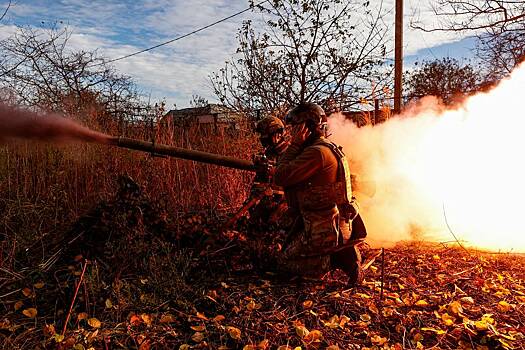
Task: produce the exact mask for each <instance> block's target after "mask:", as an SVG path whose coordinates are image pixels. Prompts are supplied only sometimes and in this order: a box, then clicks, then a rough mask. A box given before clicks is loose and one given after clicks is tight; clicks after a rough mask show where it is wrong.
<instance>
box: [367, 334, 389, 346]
mask: <svg viewBox="0 0 525 350" xmlns="http://www.w3.org/2000/svg"><path fill="white" fill-rule="evenodd" d="M370 341H371V342H372V344H374V345H379V346H381V345H383V344H384V343H386V341H387V339H386V338H383V337H381V336H380V335H373V336H371V337H370Z"/></svg>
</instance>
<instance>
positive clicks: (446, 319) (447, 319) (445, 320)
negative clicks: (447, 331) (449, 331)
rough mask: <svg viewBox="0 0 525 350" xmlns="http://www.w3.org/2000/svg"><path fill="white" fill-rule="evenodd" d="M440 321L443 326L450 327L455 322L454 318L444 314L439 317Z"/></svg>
mask: <svg viewBox="0 0 525 350" xmlns="http://www.w3.org/2000/svg"><path fill="white" fill-rule="evenodd" d="M440 318H441V321H442V322H443V323H444V324H445V326H452V325H453V324H454V323H455V322H456V318H455V317H454V316H451V315H449V314H448V313H446V312H445V313H444V314H442V315H441V317H440Z"/></svg>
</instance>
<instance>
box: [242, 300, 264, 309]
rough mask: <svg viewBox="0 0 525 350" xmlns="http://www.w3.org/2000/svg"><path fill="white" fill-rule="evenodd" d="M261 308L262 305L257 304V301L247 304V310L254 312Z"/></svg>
mask: <svg viewBox="0 0 525 350" xmlns="http://www.w3.org/2000/svg"><path fill="white" fill-rule="evenodd" d="M260 308H261V304H257V303H256V302H255V300H253V299H251V300H250V301H249V302H248V304H246V310H248V311H253V310H258V309H260Z"/></svg>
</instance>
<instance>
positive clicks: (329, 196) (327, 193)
mask: <svg viewBox="0 0 525 350" xmlns="http://www.w3.org/2000/svg"><path fill="white" fill-rule="evenodd" d="M318 145H319V146H324V147H328V148H330V150H331V151H332V153H333V154H334V156H335V158H336V159H337V165H338V166H337V181H336V182H335V183H330V184H326V185H319V186H313V185H306V186H304V187H303V188H302V189H301V190H300V191H299V192H298V197H299V203H301V208H300V209H301V211H302V212H303V213H305V212H311V211H318V210H323V209H329V208H331V207H334V206H336V207H337V209H338V211H339V215H340V220H339V231H340V234H341V236H342V238H343V240H344V241H346V240H348V239H350V234H351V231H350V222H351V221H352V220H353V219H354V218H355V217H356V216H357V214H358V207H357V204H356V202H355V200H354V198H353V197H352V182H351V177H350V169H349V166H348V162H347V160H346V156H345V154H344V153H343V150H342V147H340V146H337V145H336V144H335V143H332V142H330V141H328V140H323V141H322V142H320V143H317V144H316V145H315V146H318Z"/></svg>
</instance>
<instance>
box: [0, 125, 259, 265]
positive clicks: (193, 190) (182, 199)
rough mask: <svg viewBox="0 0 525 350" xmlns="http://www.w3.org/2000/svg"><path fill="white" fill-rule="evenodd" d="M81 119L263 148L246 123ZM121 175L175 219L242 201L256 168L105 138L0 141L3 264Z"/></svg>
mask: <svg viewBox="0 0 525 350" xmlns="http://www.w3.org/2000/svg"><path fill="white" fill-rule="evenodd" d="M97 119H99V120H97ZM157 120H160V119H159V118H157ZM83 123H84V124H87V125H89V126H91V127H94V128H96V129H98V130H99V131H102V132H106V133H109V134H113V135H119V134H120V135H121V136H126V137H133V138H137V139H145V140H150V139H151V138H152V137H153V135H155V142H159V143H166V144H171V145H176V146H179V147H185V148H191V149H198V150H203V151H207V152H212V153H219V154H224V155H230V156H234V157H239V158H244V159H250V157H251V155H252V154H254V153H255V152H256V150H257V140H256V138H255V137H254V135H253V133H252V132H251V128H250V126H249V125H248V124H245V125H241V127H240V128H239V129H234V128H232V127H231V126H229V125H199V124H193V125H190V126H187V125H186V126H182V125H177V124H176V123H173V122H172V121H171V120H168V121H167V122H166V121H165V122H163V123H149V122H135V123H130V122H128V123H122V122H121V123H117V122H114V121H110V122H107V121H106V122H100V118H91V119H83ZM119 175H128V176H131V177H132V178H133V179H134V180H135V181H136V182H137V183H138V184H140V185H141V186H142V187H143V190H144V192H145V193H146V194H148V195H149V197H150V198H153V199H154V200H155V201H159V202H162V203H163V204H164V205H165V206H166V208H167V209H168V212H169V213H171V214H172V215H173V218H175V219H176V218H177V216H179V215H182V214H184V213H187V212H194V211H206V210H212V209H213V210H220V209H223V210H228V209H231V208H233V207H236V206H238V205H240V204H241V203H242V201H243V200H244V198H245V196H246V195H247V190H248V187H249V183H250V181H251V178H252V174H250V173H247V172H242V171H239V170H235V169H227V168H221V167H218V166H214V165H207V164H198V163H195V162H192V161H187V160H181V159H174V158H161V157H157V156H155V155H152V154H147V153H142V152H137V151H131V150H125V149H119V148H114V147H108V146H103V145H92V144H67V145H54V144H41V143H35V142H30V141H13V142H9V143H6V144H2V145H0V240H1V241H2V243H1V244H2V246H1V250H2V252H1V254H0V267H2V266H3V267H8V268H11V267H14V264H15V261H14V256H15V253H16V252H19V251H21V250H23V249H26V248H27V247H28V246H33V245H35V244H39V242H40V243H42V240H45V239H46V237H48V236H49V235H52V234H55V233H59V232H62V231H64V230H66V229H67V228H68V226H69V225H70V224H71V223H72V222H74V221H75V219H77V218H78V217H79V216H80V215H82V214H83V213H85V212H86V211H87V210H88V209H89V208H91V207H93V206H94V205H95V204H96V203H98V202H100V201H101V200H104V199H107V198H109V196H111V195H112V194H113V193H114V192H115V189H116V185H115V180H116V179H117V177H118V176H119ZM42 246H45V244H42ZM42 254H43V255H44V252H43V253H42Z"/></svg>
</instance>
